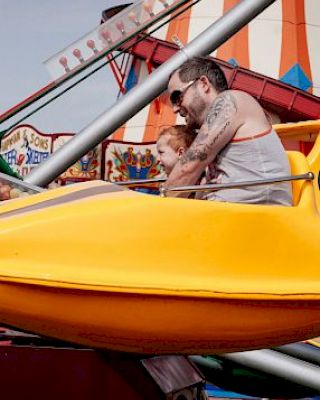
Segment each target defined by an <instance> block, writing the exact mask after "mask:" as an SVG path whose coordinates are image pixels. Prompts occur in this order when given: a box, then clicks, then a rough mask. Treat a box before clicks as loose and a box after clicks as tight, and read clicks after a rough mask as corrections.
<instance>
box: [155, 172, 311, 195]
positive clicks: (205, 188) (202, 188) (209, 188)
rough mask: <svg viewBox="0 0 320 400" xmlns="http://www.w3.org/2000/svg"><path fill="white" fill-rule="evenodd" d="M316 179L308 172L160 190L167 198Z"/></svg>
mask: <svg viewBox="0 0 320 400" xmlns="http://www.w3.org/2000/svg"><path fill="white" fill-rule="evenodd" d="M313 179H314V174H313V173H312V172H307V173H306V174H302V175H289V176H282V177H275V178H269V179H260V180H256V181H242V182H230V183H219V184H208V185H191V186H172V187H168V188H160V195H161V196H162V197H166V193H167V192H180V193H188V192H215V191H217V190H221V189H238V188H242V187H251V186H260V185H269V184H274V183H280V182H288V181H298V180H306V181H311V180H313Z"/></svg>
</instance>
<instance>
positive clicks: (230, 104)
mask: <svg viewBox="0 0 320 400" xmlns="http://www.w3.org/2000/svg"><path fill="white" fill-rule="evenodd" d="M236 112H237V103H236V100H235V98H234V96H233V95H232V94H231V93H229V92H223V93H221V94H220V95H219V96H218V97H217V98H216V99H215V100H214V102H213V103H212V105H211V107H210V108H209V112H208V114H207V117H206V121H205V123H204V125H203V126H202V128H201V130H200V131H199V133H198V135H197V137H196V138H195V140H194V142H193V144H192V146H191V147H190V148H189V150H188V151H187V152H186V153H185V154H184V156H183V157H182V158H181V160H180V163H181V164H182V165H184V164H186V163H188V162H190V161H196V160H199V161H200V162H204V161H206V160H207V159H208V158H209V157H210V156H212V155H213V156H214V157H215V155H216V154H217V153H218V152H219V151H220V150H221V149H222V148H223V147H224V146H225V145H226V144H227V143H228V142H229V140H230V139H231V138H232V135H233V134H234V132H230V133H229V134H226V133H227V131H228V128H229V127H230V124H231V123H232V120H233V118H234V117H235V114H236ZM230 134H231V137H230ZM224 136H225V137H224ZM219 144H221V145H219ZM212 153H213V154H212Z"/></svg>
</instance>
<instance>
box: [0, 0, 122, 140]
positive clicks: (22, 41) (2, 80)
mask: <svg viewBox="0 0 320 400" xmlns="http://www.w3.org/2000/svg"><path fill="white" fill-rule="evenodd" d="M128 2H129V1H123V0H69V1H67V0H54V1H51V0H0V38H1V40H0V54H1V64H0V69H1V74H0V114H2V113H3V112H5V111H6V110H7V109H9V108H11V107H13V106H14V105H15V104H17V103H18V102H20V101H21V100H23V99H25V98H26V97H28V96H30V95H31V94H32V93H34V92H35V91H37V90H39V89H40V88H42V87H43V86H45V85H46V84H48V83H49V82H50V81H51V79H52V78H51V76H50V74H49V72H48V71H47V69H46V68H45V66H44V65H43V64H42V63H43V62H44V61H45V60H46V59H48V58H49V57H51V56H52V55H53V54H55V53H57V52H58V51H60V50H62V49H63V48H64V47H66V46H68V45H69V44H71V43H72V42H74V41H75V40H77V39H79V38H80V37H81V36H83V35H84V34H86V33H87V32H89V31H90V30H92V29H93V28H95V27H96V26H97V25H99V22H100V18H101V12H102V11H103V10H104V9H107V8H109V7H112V6H115V5H119V4H124V3H128ZM117 93H118V86H117V84H116V81H115V79H114V77H113V75H112V73H111V71H110V69H109V67H104V68H102V69H101V70H100V71H99V72H98V73H96V74H94V75H93V76H92V77H90V78H89V79H87V80H86V81H85V82H84V83H81V84H80V85H78V86H77V87H76V88H74V89H72V90H71V91H70V92H68V93H67V94H66V95H64V96H62V97H60V98H59V99H58V100H56V101H54V102H53V103H51V104H50V105H49V106H47V107H46V108H44V109H42V110H40V111H39V112H38V113H37V114H35V115H34V116H32V117H30V118H28V119H27V120H25V121H24V122H23V123H28V124H31V125H33V126H35V127H36V128H37V129H38V130H40V131H41V132H44V133H54V132H78V131H79V130H81V129H82V128H84V127H85V126H86V125H88V124H89V123H90V122H91V121H93V120H94V119H95V118H96V117H97V116H98V115H100V114H101V113H102V112H103V111H105V110H107V109H108V108H109V107H111V105H112V104H113V103H114V102H115V101H116V96H117ZM18 117H22V115H21V114H19V115H18ZM15 120H16V118H15V117H14V118H13V119H11V120H8V122H5V123H3V124H1V125H0V130H3V129H6V128H8V127H9V126H10V125H11V124H13V123H14V122H15Z"/></svg>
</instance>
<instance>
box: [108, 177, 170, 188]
mask: <svg viewBox="0 0 320 400" xmlns="http://www.w3.org/2000/svg"><path fill="white" fill-rule="evenodd" d="M166 180H167V178H157V179H135V180H132V181H125V182H111V183H114V184H115V185H120V186H130V185H147V184H150V183H159V182H160V183H161V182H165V181H166Z"/></svg>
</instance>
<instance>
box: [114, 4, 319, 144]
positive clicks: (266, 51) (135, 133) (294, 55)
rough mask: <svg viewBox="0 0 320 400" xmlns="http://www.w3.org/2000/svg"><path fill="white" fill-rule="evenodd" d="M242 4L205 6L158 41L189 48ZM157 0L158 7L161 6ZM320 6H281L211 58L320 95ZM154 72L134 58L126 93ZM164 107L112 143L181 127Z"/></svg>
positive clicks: (152, 108)
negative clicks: (208, 29)
mask: <svg viewBox="0 0 320 400" xmlns="http://www.w3.org/2000/svg"><path fill="white" fill-rule="evenodd" d="M239 2H240V0H201V1H200V2H199V3H197V4H196V5H194V6H193V7H192V8H190V9H188V10H187V11H185V12H184V13H183V14H182V15H180V16H179V17H177V18H176V19H174V20H172V21H171V22H170V23H169V24H167V25H166V26H164V27H162V28H161V29H160V30H159V31H157V33H156V34H155V37H157V38H159V39H162V40H166V41H169V42H172V41H173V38H174V37H178V38H179V40H180V41H181V43H182V44H183V45H185V44H187V43H188V42H189V41H191V40H192V39H193V38H194V37H196V36H197V35H198V34H200V33H201V32H202V31H203V30H204V29H206V28H207V27H208V26H209V25H211V24H212V23H213V22H214V21H216V20H217V19H218V18H219V17H221V16H222V15H223V14H224V13H225V12H227V11H228V10H229V9H230V8H231V7H233V6H235V5H236V4H237V3H239ZM157 3H159V2H158V1H157V0H154V7H157V6H161V4H157ZM319 40H320V1H319V0H278V1H276V2H275V3H273V5H271V6H270V7H269V8H267V9H266V10H265V11H264V12H263V13H262V14H260V15H259V16H258V17H257V18H256V19H254V20H253V21H252V22H251V23H250V24H249V25H247V26H246V27H244V28H243V29H242V30H241V31H239V32H238V33H237V34H236V35H234V36H233V37H232V38H231V39H229V40H228V41H227V42H226V43H224V44H223V45H222V46H220V47H219V48H218V49H217V50H216V51H215V52H214V53H212V56H214V57H217V58H219V59H222V60H224V61H227V62H229V63H231V64H233V65H237V66H240V67H244V68H248V69H250V70H252V71H255V72H258V73H261V74H264V75H266V76H268V77H271V78H275V79H278V80H280V81H282V82H284V83H287V84H290V85H293V86H295V87H297V88H299V89H302V90H305V91H308V92H310V93H313V94H314V95H316V96H319V95H320V51H319ZM150 70H151V67H150V65H148V64H146V62H144V61H141V60H138V59H135V58H134V57H133V59H132V62H131V67H130V68H129V69H128V72H127V74H126V89H127V90H130V88H131V87H133V86H134V85H135V84H137V83H139V82H141V81H142V80H143V79H146V78H147V76H148V74H149V73H150ZM181 122H183V120H181V119H180V117H177V116H176V115H174V114H173V113H172V111H171V108H170V105H169V104H167V102H165V101H161V99H160V100H158V101H154V102H152V103H151V104H150V105H149V106H147V107H145V108H144V109H143V110H141V111H140V112H139V113H138V114H136V115H135V116H134V117H133V118H131V120H129V121H128V122H127V123H126V124H125V125H124V126H122V127H121V128H120V129H118V130H117V131H116V132H115V133H114V135H113V139H116V140H125V141H133V142H137V143H139V142H145V141H153V140H156V139H157V137H158V134H159V131H160V130H161V129H162V128H163V127H164V126H169V125H172V124H175V123H181Z"/></svg>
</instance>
